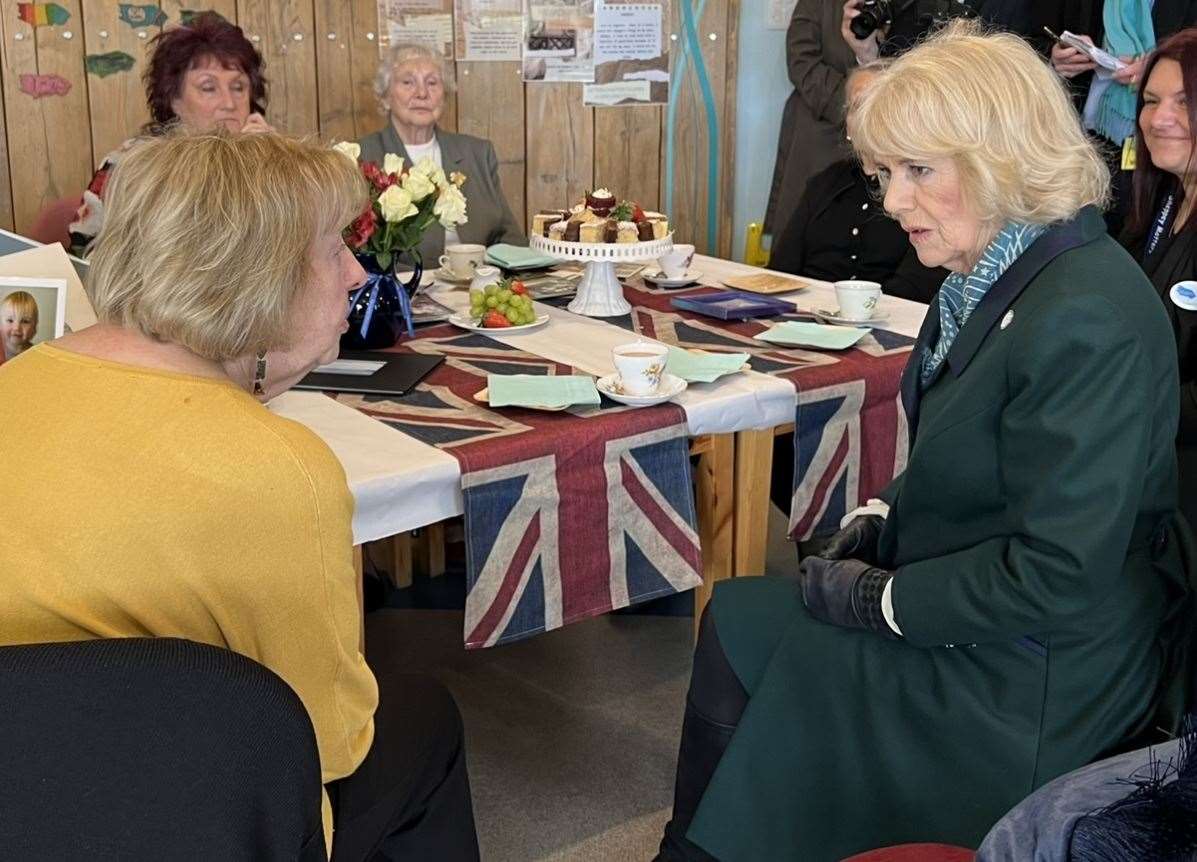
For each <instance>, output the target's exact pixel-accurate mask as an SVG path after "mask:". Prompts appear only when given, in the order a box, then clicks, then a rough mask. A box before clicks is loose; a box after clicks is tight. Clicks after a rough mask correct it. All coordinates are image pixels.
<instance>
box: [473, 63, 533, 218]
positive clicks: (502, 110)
mask: <svg viewBox="0 0 1197 862" xmlns="http://www.w3.org/2000/svg"><path fill="white" fill-rule="evenodd" d="M536 86H539V85H536ZM457 114H458V124H457V126H458V128H457V130H458V131H459V132H462V133H463V134H467V135H474V136H475V137H479V138H487V139H488V140H490V142H491V143H492V144H494V145H495V155H497V156H498V158H499V179H500V181H501V182H502V184H503V194H504V195H505V196H506V198H507V203H508V204H509V205H510V206H511V211H512V212H513V213H514V214H515V217H516V220H517V221H519V222H520V223H521V224H525V222H524V217H525V204H524V201H525V197H526V196H525V177H524V171H525V166H526V159H525V146H526V143H525V138H524V84H523V81H522V80H521V78H520V64H519V62H518V61H517V62H511V63H489V62H478V63H458V64H457ZM469 190H470V187H469V183H468V182H467V183H466V187H465V191H466V194H467V196H468V194H469ZM525 229H526V228H525Z"/></svg>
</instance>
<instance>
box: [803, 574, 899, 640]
mask: <svg viewBox="0 0 1197 862" xmlns="http://www.w3.org/2000/svg"><path fill="white" fill-rule="evenodd" d="M893 576H894V574H893V572H887V571H886V570H885V569H879V568H877V567H875V566H870V565H869V564H868V563H864V562H861V561H860V560H825V559H823V558H822V557H807V558H806V559H804V560H803V561H802V563H801V565H799V566H798V577H799V580H800V581H801V582H802V601H803V602H805V603H806V607H807V610H809V611H810V612H811V614H812V615H814V616H815V618H817V619H820V620H822V621H823V622H825V623H831V624H832V625H835V626H844V627H845V628H855V629H868V630H869V631H875V632H877V633H878V634H883V635H888V636H889V637H897V635H896V634H895V632H894V630H893V629H891V628H890V627H889V623H887V622H886V621H885V616H884V615H883V614H882V613H881V594H882V592H884V590H885V585H886V584H887V583H889V581H890V579H891V578H892V577H893Z"/></svg>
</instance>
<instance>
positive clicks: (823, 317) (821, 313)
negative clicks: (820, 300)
mask: <svg viewBox="0 0 1197 862" xmlns="http://www.w3.org/2000/svg"><path fill="white" fill-rule="evenodd" d="M811 313H812V314H814V316H815V319H816V320H818V321H819V322H820V323H830V324H832V325H834V326H875V325H877V324H878V323H885V321H887V320H889V315H887V314H874V315H873V316H872V317H869V318H866V319H865V320H849V319H848V318H846V317H840V310H839V309H838V308H836V309H827V308H815V309H812V311H811Z"/></svg>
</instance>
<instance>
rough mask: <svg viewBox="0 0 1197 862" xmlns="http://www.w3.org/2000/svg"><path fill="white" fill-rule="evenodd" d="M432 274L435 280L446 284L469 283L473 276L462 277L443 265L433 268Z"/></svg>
mask: <svg viewBox="0 0 1197 862" xmlns="http://www.w3.org/2000/svg"><path fill="white" fill-rule="evenodd" d="M432 274H433V275H434V276H435V278H436V280H437V281H443V282H445V283H446V284H469V283H470V282H471V281H473V280H474V276H472V275H468V276H466V277H465V278H462V277H461V276H460V275H455V274H454V273H453V271H452V270H449V269H446V268H445V267H443V266H442V267H441V268H440V269H435V270H433V272H432Z"/></svg>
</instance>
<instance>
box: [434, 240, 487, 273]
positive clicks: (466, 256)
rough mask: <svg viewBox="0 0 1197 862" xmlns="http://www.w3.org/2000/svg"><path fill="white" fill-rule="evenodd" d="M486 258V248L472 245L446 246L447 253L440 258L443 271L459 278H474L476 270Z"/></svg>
mask: <svg viewBox="0 0 1197 862" xmlns="http://www.w3.org/2000/svg"><path fill="white" fill-rule="evenodd" d="M485 256H486V246H484V245H473V244H470V243H458V244H454V245H447V246H445V253H444V254H442V255H441V257H440V265H441V268H442V269H447V270H449V272H450V273H452V274H453V275H454V276H456V277H457V278H462V279H465V278H473V277H474V268H475V267H477V266H480V265H481V264H482V259H483V258H484V257H485Z"/></svg>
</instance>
